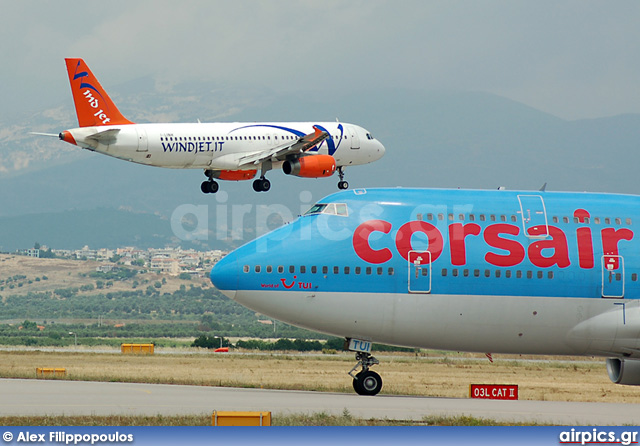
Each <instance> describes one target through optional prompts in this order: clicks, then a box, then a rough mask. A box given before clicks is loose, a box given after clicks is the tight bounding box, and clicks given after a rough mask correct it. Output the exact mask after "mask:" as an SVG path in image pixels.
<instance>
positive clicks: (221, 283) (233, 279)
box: [209, 251, 238, 299]
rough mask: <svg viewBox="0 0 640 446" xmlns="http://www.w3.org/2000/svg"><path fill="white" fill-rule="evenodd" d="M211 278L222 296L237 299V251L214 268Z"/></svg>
mask: <svg viewBox="0 0 640 446" xmlns="http://www.w3.org/2000/svg"><path fill="white" fill-rule="evenodd" d="M209 278H210V279H211V283H212V284H213V286H215V287H216V288H217V289H219V290H220V291H221V292H222V294H224V295H225V296H227V297H228V298H230V299H235V297H236V291H237V290H238V256H237V254H236V253H235V251H234V252H231V253H229V254H227V255H226V256H224V257H223V258H222V259H220V260H219V261H218V263H216V264H215V265H214V266H213V268H212V269H211V274H210V275H209Z"/></svg>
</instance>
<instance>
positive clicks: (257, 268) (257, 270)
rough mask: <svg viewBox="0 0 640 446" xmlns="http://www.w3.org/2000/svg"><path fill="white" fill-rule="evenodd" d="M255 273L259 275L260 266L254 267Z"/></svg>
mask: <svg viewBox="0 0 640 446" xmlns="http://www.w3.org/2000/svg"><path fill="white" fill-rule="evenodd" d="M255 271H256V272H257V273H259V272H260V265H256V268H255Z"/></svg>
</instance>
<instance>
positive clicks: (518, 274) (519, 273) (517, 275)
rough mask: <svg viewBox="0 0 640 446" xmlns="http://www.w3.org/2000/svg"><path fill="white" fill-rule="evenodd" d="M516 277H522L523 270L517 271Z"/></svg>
mask: <svg viewBox="0 0 640 446" xmlns="http://www.w3.org/2000/svg"><path fill="white" fill-rule="evenodd" d="M516 279H522V271H520V270H518V271H516Z"/></svg>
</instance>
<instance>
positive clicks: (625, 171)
mask: <svg viewBox="0 0 640 446" xmlns="http://www.w3.org/2000/svg"><path fill="white" fill-rule="evenodd" d="M108 90H109V91H110V93H112V97H113V99H114V101H115V102H116V103H117V104H118V105H119V108H120V110H121V111H122V112H123V114H124V115H125V116H127V117H128V118H129V119H131V120H133V121H135V122H196V121H197V120H198V119H199V120H201V121H202V122H210V121H229V122H231V121H249V122H251V121H313V120H317V121H327V120H334V119H339V120H340V121H343V122H351V123H354V124H358V125H361V126H363V127H365V128H366V129H368V130H369V131H371V132H372V133H373V135H374V136H375V137H376V138H377V139H379V140H380V141H381V142H382V143H383V144H384V145H385V147H386V154H385V157H384V158H383V159H382V160H380V161H378V162H376V163H373V164H369V165H365V166H359V167H354V168H349V169H346V173H347V177H346V179H347V180H348V181H349V183H350V186H351V188H360V187H382V186H384V187H397V186H401V187H450V188H456V187H461V188H489V189H491V188H497V187H499V186H504V187H506V188H508V189H533V190H537V189H539V188H540V187H541V186H542V185H543V184H544V183H547V184H548V186H547V189H548V190H574V191H583V190H585V191H599V192H617V193H636V192H637V191H639V190H640V187H639V186H640V181H639V180H638V176H637V175H636V172H635V166H636V165H638V161H639V158H640V155H639V154H638V152H639V151H638V141H640V115H637V114H633V115H620V116H613V117H605V118H600V119H589V120H577V121H567V120H563V119H560V118H558V117H555V116H553V115H550V114H548V113H544V112H541V111H539V110H536V109H533V108H531V107H529V106H527V105H524V104H521V103H518V102H514V101H512V100H509V99H506V98H503V97H500V96H496V95H492V94H488V93H480V92H456V91H449V92H426V91H412V90H408V89H387V90H377V91H351V92H328V91H313V90H311V91H309V92H305V93H298V94H291V93H290V94H276V93H274V92H271V91H270V90H268V89H266V88H255V89H243V90H234V89H232V88H225V87H224V86H220V85H217V84H215V83H213V82H212V83H197V84H195V83H191V84H162V83H161V82H158V81H156V80H154V79H151V78H143V79H138V80H136V81H132V82H130V83H128V84H124V85H120V86H117V87H114V88H108ZM64 93H66V92H64ZM76 125H77V123H76V121H75V115H74V111H73V109H72V101H71V97H70V94H69V96H68V97H65V96H62V95H61V100H60V104H55V105H54V106H52V107H49V108H47V109H45V110H41V111H37V112H34V113H33V114H31V115H29V116H16V117H12V118H11V120H5V122H2V123H0V190H2V193H1V194H0V249H2V250H5V251H12V250H15V249H18V248H28V247H30V246H31V245H32V244H33V242H35V241H38V242H40V243H43V244H47V245H49V246H51V247H53V248H78V247H82V246H84V245H87V244H88V245H90V246H92V247H114V245H115V246H123V245H125V244H136V243H140V244H141V245H144V246H141V247H149V246H151V245H156V246H158V247H161V246H164V245H165V244H174V245H175V244H182V245H183V246H188V247H191V246H195V247H197V248H218V249H226V248H229V247H231V246H236V245H238V244H239V243H242V242H243V241H248V240H250V239H251V238H253V237H255V235H256V234H258V233H261V232H264V231H265V230H266V229H268V228H272V227H275V226H277V225H278V224H281V223H282V222H283V220H285V221H286V220H288V219H290V218H293V217H295V216H296V215H298V214H299V213H301V212H303V211H304V209H305V208H308V207H310V205H311V204H312V203H313V202H315V201H316V200H319V199H320V198H322V197H323V196H325V195H327V194H329V193H332V192H335V191H337V188H336V183H337V181H338V180H337V178H333V177H331V178H328V179H326V178H323V179H317V180H314V179H311V180H309V179H302V178H296V177H287V176H285V175H284V174H283V173H282V172H281V171H273V172H270V173H269V175H268V177H269V179H270V180H271V181H272V188H271V191H270V192H268V193H266V194H262V193H261V194H257V193H254V192H253V189H252V187H251V182H238V183H234V182H221V191H224V193H222V194H221V193H218V194H217V195H204V194H202V193H201V192H200V187H199V185H200V182H201V181H203V180H204V179H205V177H204V175H203V174H202V172H201V171H198V170H170V169H159V168H152V167H146V166H140V165H135V164H131V163H126V162H123V161H120V160H116V159H112V158H109V157H105V156H102V155H99V154H94V153H90V152H86V151H83V150H80V149H78V148H77V147H74V146H71V145H68V144H65V143H63V142H61V141H58V140H57V139H55V138H47V137H38V136H33V135H30V134H29V132H30V131H37V132H50V133H58V132H59V131H61V130H64V129H66V128H70V127H75V126H76ZM190 209H191V210H195V214H198V215H199V216H200V219H201V220H202V216H203V215H205V214H206V216H207V222H206V225H204V226H205V232H207V231H206V230H207V229H208V235H207V236H205V237H199V239H198V240H195V241H194V240H191V241H190V240H180V239H179V238H176V232H175V222H176V219H178V220H180V221H181V222H183V223H184V226H185V228H187V227H189V225H192V226H191V228H193V225H194V224H196V223H197V222H195V221H194V220H193V219H194V215H195V214H194V213H193V212H186V211H189V210H190ZM271 210H276V211H277V210H281V211H283V212H280V214H281V215H270V216H269V218H262V217H264V215H265V214H269V212H268V211H271ZM185 212H186V214H185ZM107 215H108V217H107ZM261 220H264V221H261ZM172 221H173V224H174V227H172V226H171V224H172ZM105 222H109V224H108V225H105ZM200 223H201V224H202V221H201V222H200ZM203 238H204V240H203ZM25 244H27V246H25ZM58 244H64V245H65V246H58Z"/></svg>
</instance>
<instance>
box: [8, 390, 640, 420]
mask: <svg viewBox="0 0 640 446" xmlns="http://www.w3.org/2000/svg"><path fill="white" fill-rule="evenodd" d="M0 401H1V404H0V416H7V415H113V414H121V415H158V414H160V415H180V414H203V413H206V414H211V413H212V412H213V411H214V410H261V411H271V412H272V413H273V414H274V415H277V414H294V413H295V414H298V413H309V414H310V413H316V412H325V413H331V414H342V413H343V412H344V410H345V409H347V410H348V411H349V412H350V413H351V414H352V415H353V416H356V417H360V418H365V419H369V418H375V419H384V418H387V419H394V420H409V419H411V420H420V419H422V418H423V417H425V416H430V415H470V416H473V417H478V418H488V419H493V420H500V421H511V422H517V421H536V422H539V423H554V424H564V425H578V424H595V425H620V424H632V425H635V424H637V422H638V420H640V405H638V404H612V403H568V402H555V401H524V400H522V401H489V400H478V399H463V398H428V397H409V396H391V395H378V396H375V397H363V396H358V395H355V394H342V393H322V392H302V391H288V390H263V389H237V388H225V387H199V386H177V385H176V386H174V385H164V384H132V383H101V382H81V381H57V380H55V381H54V380H51V381H47V380H28V379H0Z"/></svg>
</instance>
